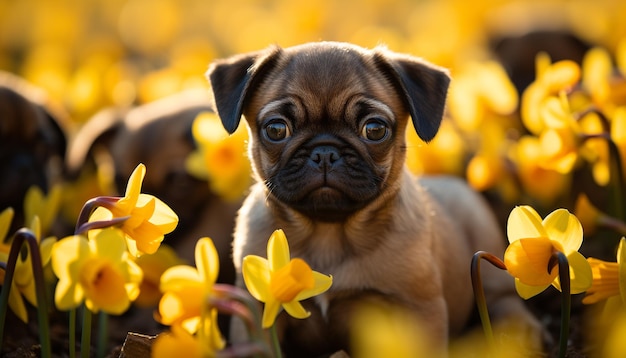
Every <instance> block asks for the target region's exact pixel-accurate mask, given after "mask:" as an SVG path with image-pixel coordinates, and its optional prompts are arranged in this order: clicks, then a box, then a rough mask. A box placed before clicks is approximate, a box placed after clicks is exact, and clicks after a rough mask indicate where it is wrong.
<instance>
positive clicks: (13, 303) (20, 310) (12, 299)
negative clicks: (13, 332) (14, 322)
mask: <svg viewBox="0 0 626 358" xmlns="http://www.w3.org/2000/svg"><path fill="white" fill-rule="evenodd" d="M9 308H11V311H13V313H15V315H16V316H17V317H18V318H19V319H20V320H21V321H22V322H24V323H27V322H28V312H27V311H26V305H25V304H24V300H23V299H22V296H21V293H20V292H19V290H18V289H17V285H15V284H11V292H9Z"/></svg>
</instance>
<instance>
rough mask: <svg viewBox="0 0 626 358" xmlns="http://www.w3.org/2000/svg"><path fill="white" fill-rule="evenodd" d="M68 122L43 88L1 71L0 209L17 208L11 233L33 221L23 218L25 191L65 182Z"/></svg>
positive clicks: (42, 188)
mask: <svg viewBox="0 0 626 358" xmlns="http://www.w3.org/2000/svg"><path fill="white" fill-rule="evenodd" d="M66 120H67V117H66V115H65V113H64V112H62V111H61V110H59V109H58V108H56V107H54V106H53V105H51V103H50V102H49V101H48V99H47V96H46V94H45V93H44V91H42V90H41V89H39V88H37V87H35V86H33V85H31V84H30V83H28V82H26V81H25V80H23V79H22V78H20V77H17V76H15V75H12V74H10V73H6V72H0V210H4V209H5V208H7V207H12V208H13V209H14V210H15V215H14V219H13V221H12V225H11V228H10V231H9V235H12V234H13V233H14V232H15V231H16V230H17V229H19V228H21V227H23V226H28V225H29V224H30V223H25V222H24V220H25V219H24V206H23V203H24V197H25V194H26V191H27V190H28V189H29V188H30V187H31V186H37V187H39V188H40V189H41V190H42V191H43V192H44V193H46V192H47V191H48V190H49V189H50V187H51V186H52V185H54V184H57V183H60V182H61V181H62V180H63V159H64V157H65V153H66V149H67V138H66V128H65V127H66Z"/></svg>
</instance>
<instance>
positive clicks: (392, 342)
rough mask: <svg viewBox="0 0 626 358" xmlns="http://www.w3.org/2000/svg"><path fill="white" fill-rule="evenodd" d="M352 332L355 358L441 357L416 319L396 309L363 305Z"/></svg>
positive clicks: (353, 322)
mask: <svg viewBox="0 0 626 358" xmlns="http://www.w3.org/2000/svg"><path fill="white" fill-rule="evenodd" d="M351 323H352V326H351V327H352V330H351V337H350V338H351V348H352V353H353V355H354V357H359V358H377V357H441V356H443V355H442V354H441V352H434V350H433V349H432V347H431V346H430V343H429V339H428V333H427V331H425V330H424V327H422V325H421V324H420V322H419V321H417V320H416V319H415V316H414V315H412V314H411V313H409V312H406V311H405V310H402V309H400V308H398V307H391V306H382V305H375V304H366V305H362V306H358V307H357V314H355V315H354V318H353V321H352V322H351Z"/></svg>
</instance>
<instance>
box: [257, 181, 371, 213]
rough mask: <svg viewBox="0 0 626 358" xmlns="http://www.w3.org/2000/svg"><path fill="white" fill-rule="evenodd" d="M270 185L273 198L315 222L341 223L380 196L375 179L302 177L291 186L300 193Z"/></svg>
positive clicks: (281, 185) (280, 185)
mask: <svg viewBox="0 0 626 358" xmlns="http://www.w3.org/2000/svg"><path fill="white" fill-rule="evenodd" d="M281 182H283V181H281V180H279V181H278V183H277V184H276V185H272V184H271V182H270V183H269V185H270V187H273V188H274V189H273V190H271V193H272V195H274V196H275V197H276V198H277V199H278V200H279V201H281V202H283V203H284V204H286V205H287V206H289V207H291V208H292V209H294V210H296V211H298V212H300V213H301V214H303V215H305V216H306V217H308V218H310V219H311V220H314V221H324V222H339V221H344V220H346V219H347V218H348V217H349V216H351V215H352V214H354V213H355V212H357V211H359V210H360V209H362V208H363V207H365V206H366V205H367V204H368V203H369V202H371V201H372V200H374V199H375V198H376V197H377V196H378V194H379V190H378V187H377V186H376V185H375V184H374V183H375V182H376V180H375V179H372V180H359V182H360V183H355V182H350V181H347V180H346V179H345V178H341V176H336V175H332V174H331V175H329V174H326V175H324V174H323V173H318V174H317V175H313V176H310V175H309V176H306V175H304V176H302V178H301V179H300V180H296V181H293V182H291V185H290V186H293V187H294V188H298V189H297V190H295V191H294V190H293V189H286V188H285V185H284V184H280V183H281Z"/></svg>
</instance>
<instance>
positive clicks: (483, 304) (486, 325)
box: [471, 251, 506, 353]
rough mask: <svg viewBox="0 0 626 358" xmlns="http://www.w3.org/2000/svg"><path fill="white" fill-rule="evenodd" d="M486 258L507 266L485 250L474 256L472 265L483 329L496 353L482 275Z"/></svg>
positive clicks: (473, 282)
mask: <svg viewBox="0 0 626 358" xmlns="http://www.w3.org/2000/svg"><path fill="white" fill-rule="evenodd" d="M481 259H484V260H486V261H487V262H489V263H490V264H492V265H493V266H495V267H497V268H499V269H501V270H506V266H505V265H504V262H503V261H502V260H500V259H499V258H497V257H496V256H494V255H492V254H490V253H488V252H485V251H478V252H476V253H475V254H474V256H473V257H472V267H471V275H472V288H473V289H474V297H475V299H476V306H477V307H478V314H479V315H480V322H481V324H482V326H483V331H484V333H485V338H486V339H487V344H488V346H489V350H490V352H492V353H495V347H496V343H495V340H494V338H493V329H492V328H491V321H490V319H489V311H488V309H487V300H486V299H485V290H484V289H483V282H482V279H481V276H480V260H481Z"/></svg>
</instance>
